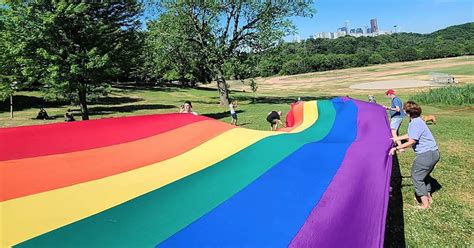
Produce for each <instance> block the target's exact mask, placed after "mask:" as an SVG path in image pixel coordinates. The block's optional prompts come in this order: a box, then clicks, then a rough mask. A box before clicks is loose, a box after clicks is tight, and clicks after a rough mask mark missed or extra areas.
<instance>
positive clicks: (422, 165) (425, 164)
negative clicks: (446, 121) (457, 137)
mask: <svg viewBox="0 0 474 248" xmlns="http://www.w3.org/2000/svg"><path fill="white" fill-rule="evenodd" d="M403 109H404V110H405V112H406V113H407V115H408V116H409V117H410V123H409V124H408V134H406V135H403V136H400V137H395V138H393V140H394V141H402V140H408V141H407V142H406V143H404V144H402V145H398V146H396V147H394V148H392V149H391V150H390V155H394V154H395V153H396V152H397V151H401V150H402V149H405V148H408V147H410V146H411V147H413V150H414V151H415V154H416V156H415V160H414V161H413V165H412V169H411V177H412V179H413V186H414V188H415V194H416V197H417V199H420V201H421V205H420V206H418V207H419V208H422V209H426V208H429V207H430V205H431V203H432V202H433V199H432V198H431V180H432V178H431V176H430V174H431V172H432V171H433V169H434V166H435V165H436V163H438V161H439V158H440V156H439V151H438V145H436V141H435V139H434V137H433V134H432V133H431V131H430V129H429V128H428V126H427V125H426V123H425V122H424V121H423V119H421V117H420V116H421V107H420V106H419V105H418V104H416V103H415V102H413V101H408V102H406V103H405V104H404V105H403Z"/></svg>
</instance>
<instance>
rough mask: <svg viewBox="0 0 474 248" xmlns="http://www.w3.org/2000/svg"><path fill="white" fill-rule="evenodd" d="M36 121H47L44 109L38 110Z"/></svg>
mask: <svg viewBox="0 0 474 248" xmlns="http://www.w3.org/2000/svg"><path fill="white" fill-rule="evenodd" d="M36 119H38V120H47V119H49V115H48V112H46V110H44V108H40V111H39V112H38V115H37V116H36Z"/></svg>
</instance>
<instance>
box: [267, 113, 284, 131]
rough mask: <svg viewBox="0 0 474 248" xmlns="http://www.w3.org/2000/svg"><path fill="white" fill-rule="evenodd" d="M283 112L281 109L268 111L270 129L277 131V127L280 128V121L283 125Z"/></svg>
mask: <svg viewBox="0 0 474 248" xmlns="http://www.w3.org/2000/svg"><path fill="white" fill-rule="evenodd" d="M281 114H282V112H281V111H278V112H277V111H272V112H270V113H268V115H267V121H268V122H269V123H270V129H271V130H272V131H276V130H277V128H278V123H279V124H280V125H283V123H282V122H281V120H280V119H281Z"/></svg>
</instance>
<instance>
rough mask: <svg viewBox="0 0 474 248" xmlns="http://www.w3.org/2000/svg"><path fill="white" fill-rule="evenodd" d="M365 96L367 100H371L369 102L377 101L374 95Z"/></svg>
mask: <svg viewBox="0 0 474 248" xmlns="http://www.w3.org/2000/svg"><path fill="white" fill-rule="evenodd" d="M367 97H368V98H369V102H371V103H377V101H376V100H375V96H373V95H368V96H367Z"/></svg>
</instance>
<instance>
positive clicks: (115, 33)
mask: <svg viewBox="0 0 474 248" xmlns="http://www.w3.org/2000/svg"><path fill="white" fill-rule="evenodd" d="M4 10H5V12H6V15H8V16H7V17H6V18H5V19H4V20H3V22H4V32H5V34H3V36H4V37H6V38H4V39H3V40H4V44H7V45H6V46H7V47H8V48H7V49H9V51H10V53H11V54H12V56H9V58H6V59H5V61H7V62H14V63H12V64H13V65H14V69H11V70H10V71H9V74H8V75H10V76H9V78H8V79H9V80H11V79H12V78H18V79H20V80H21V81H22V82H23V83H24V82H29V83H34V82H39V83H42V84H43V85H45V86H46V87H44V88H45V91H46V97H48V98H66V99H68V100H71V101H73V102H76V103H79V105H80V107H81V111H82V119H83V120H88V119H89V110H88V107H87V104H88V101H89V100H88V99H90V98H91V97H94V96H100V95H104V94H106V93H107V89H108V82H110V81H111V80H113V79H115V78H117V77H118V76H120V74H121V73H122V72H123V69H124V66H123V65H124V63H125V62H126V61H127V60H129V59H130V51H131V49H134V48H136V44H137V39H139V36H138V35H137V33H136V30H137V29H138V28H139V25H140V21H139V15H140V13H141V5H140V4H139V3H138V2H137V1H134V0H127V1H112V2H102V1H99V2H92V3H78V2H69V1H12V2H10V3H8V4H7V5H5V6H4ZM5 41H6V42H5Z"/></svg>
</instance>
